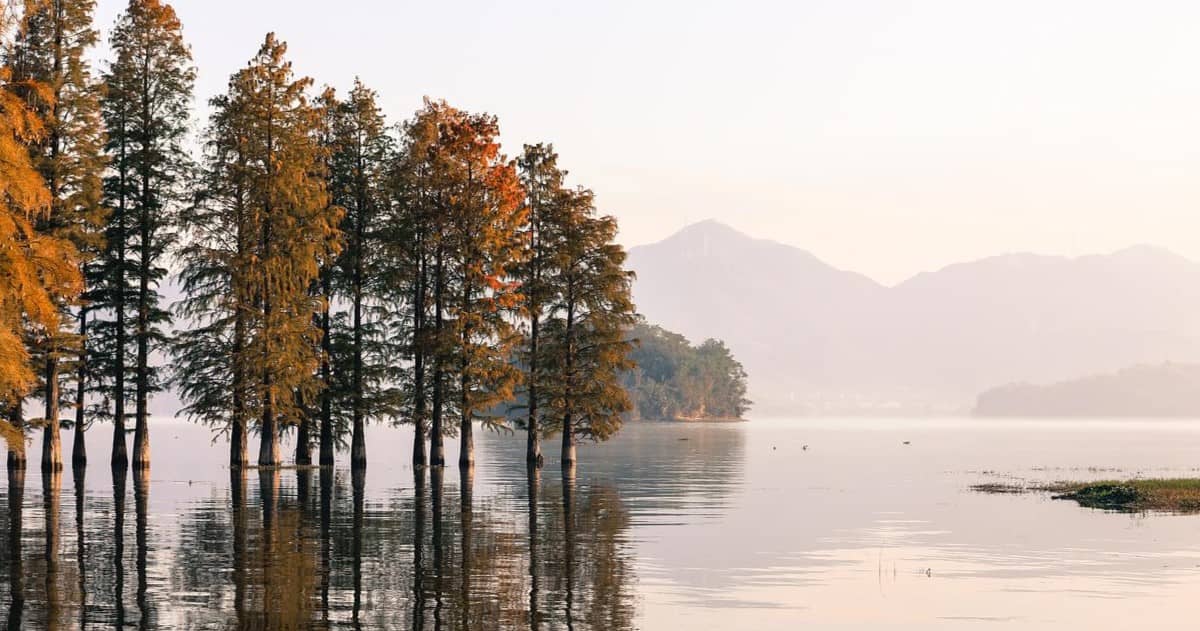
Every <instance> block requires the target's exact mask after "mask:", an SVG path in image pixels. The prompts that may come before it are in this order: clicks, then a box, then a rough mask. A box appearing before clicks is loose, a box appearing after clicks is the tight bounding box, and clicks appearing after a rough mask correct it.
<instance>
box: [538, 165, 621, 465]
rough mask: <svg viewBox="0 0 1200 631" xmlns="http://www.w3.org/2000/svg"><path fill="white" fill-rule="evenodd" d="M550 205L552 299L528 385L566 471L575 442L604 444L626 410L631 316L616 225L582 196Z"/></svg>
mask: <svg viewBox="0 0 1200 631" xmlns="http://www.w3.org/2000/svg"><path fill="white" fill-rule="evenodd" d="M554 205H555V206H556V212H555V213H554V214H553V216H552V219H551V220H550V221H548V222H547V223H548V224H549V225H547V226H545V231H546V233H547V234H546V237H545V238H546V239H547V241H548V242H549V243H552V244H553V245H552V246H551V247H552V249H551V254H550V255H549V256H548V257H547V264H548V267H549V268H550V269H549V270H548V271H547V277H548V278H549V279H551V280H550V281H549V282H550V283H551V285H552V289H551V292H550V293H551V295H552V298H551V300H550V301H549V302H548V303H547V304H546V305H545V314H546V315H545V319H544V322H543V325H542V344H541V348H540V353H539V361H538V363H537V364H536V365H532V366H531V367H530V370H531V373H532V374H531V375H530V376H529V379H530V380H531V381H534V382H536V383H538V384H539V389H538V396H539V398H540V399H541V400H540V408H541V409H543V410H544V411H545V412H544V417H543V418H544V419H545V423H546V426H545V428H544V431H545V432H546V433H553V432H558V433H559V434H561V437H562V466H563V468H564V469H571V468H573V467H574V466H575V462H576V455H575V447H576V444H577V442H578V439H579V438H583V439H587V440H594V441H601V440H606V439H608V438H609V437H611V436H612V435H613V434H614V433H616V432H617V430H619V429H620V427H621V415H622V414H624V413H625V412H627V411H628V410H629V409H630V405H631V404H630V401H629V395H628V394H627V393H626V391H625V389H624V387H623V386H622V384H621V381H620V377H621V374H622V373H623V372H624V371H626V370H628V369H630V368H632V367H633V363H632V361H631V360H630V359H629V352H630V350H631V342H630V341H629V340H628V338H627V331H628V329H629V328H630V327H631V326H633V325H634V324H635V322H636V314H635V312H634V306H633V302H632V300H631V298H630V286H631V283H632V280H633V274H632V273H631V272H628V271H626V270H625V268H624V264H625V256H626V255H625V251H624V249H622V248H621V246H620V245H618V244H617V243H616V242H615V239H616V234H617V222H616V220H615V219H614V218H612V217H608V216H598V214H597V213H596V209H595V205H594V201H593V194H592V192H591V191H589V190H586V189H574V190H571V189H565V190H560V191H559V192H558V199H557V200H556V201H555V202H554Z"/></svg>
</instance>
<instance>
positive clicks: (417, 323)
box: [379, 103, 444, 469]
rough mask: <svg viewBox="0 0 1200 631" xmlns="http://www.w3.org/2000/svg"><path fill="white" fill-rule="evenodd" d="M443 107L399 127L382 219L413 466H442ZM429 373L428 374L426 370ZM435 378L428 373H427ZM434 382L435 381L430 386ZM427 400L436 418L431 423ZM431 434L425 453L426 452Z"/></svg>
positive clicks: (395, 374)
mask: <svg viewBox="0 0 1200 631" xmlns="http://www.w3.org/2000/svg"><path fill="white" fill-rule="evenodd" d="M441 112H442V110H441V109H440V108H437V107H434V106H433V104H431V103H427V104H426V107H425V108H424V109H422V110H421V111H419V112H417V114H416V116H414V117H413V119H412V120H410V121H407V122H406V123H405V124H404V125H403V127H402V130H401V146H400V149H399V151H398V152H397V154H396V157H395V159H394V164H393V167H392V172H391V189H392V196H393V203H392V204H391V206H390V209H389V212H388V214H387V216H385V217H384V218H383V220H382V224H383V234H382V235H381V243H380V247H381V251H382V254H383V260H382V264H381V269H380V274H379V276H380V284H381V289H382V291H381V297H382V299H383V300H384V301H386V303H387V304H388V305H389V309H388V312H389V317H388V322H387V326H388V330H389V332H390V337H391V338H392V339H394V340H397V342H398V349H397V350H398V351H399V352H398V353H397V355H398V356H399V357H400V358H402V359H403V360H405V361H406V362H407V363H406V365H399V362H397V363H396V364H395V365H393V369H392V371H391V374H392V378H393V381H395V382H397V383H400V384H401V385H402V387H404V388H405V390H406V391H407V393H408V396H406V397H404V398H403V400H402V401H401V402H400V413H401V414H402V415H404V416H406V417H407V418H408V419H410V420H411V422H412V424H413V453H412V463H413V467H414V468H418V469H419V468H421V467H424V466H427V465H428V464H430V462H431V461H433V462H436V463H437V464H438V465H441V464H443V463H444V462H443V461H444V457H443V455H442V432H441V430H442V427H441V418H442V413H441V412H442V406H441V399H442V392H441V388H442V384H443V382H444V379H442V373H441V372H440V371H436V370H431V368H433V366H434V364H435V362H434V357H435V355H436V353H437V352H438V349H439V342H440V339H441V338H440V336H439V334H440V327H441V315H440V314H441V310H440V309H436V310H435V308H434V304H433V303H434V299H433V294H434V274H435V272H436V273H438V275H439V277H443V278H444V275H441V269H442V266H441V265H437V264H435V263H436V261H438V260H441V258H442V257H444V247H443V246H442V244H441V239H440V231H439V229H440V226H441V221H442V219H443V217H442V216H441V215H440V214H439V213H438V212H437V210H436V209H435V208H434V201H435V197H434V179H433V166H434V165H433V160H432V158H433V157H434V156H435V155H436V153H434V152H433V151H432V150H433V147H434V144H435V142H436V141H437V138H438V117H439V115H440V113H441ZM431 373H432V374H431ZM431 377H432V378H431ZM433 384H437V387H436V388H435V387H433ZM431 400H436V403H435V404H434V405H433V408H434V410H435V411H436V413H435V414H432V416H433V417H434V418H437V419H438V422H437V423H436V424H432V423H431V422H430V417H431V412H430V403H431ZM427 434H431V436H430V441H429V442H430V448H429V453H427V452H426V450H425V442H426V436H427Z"/></svg>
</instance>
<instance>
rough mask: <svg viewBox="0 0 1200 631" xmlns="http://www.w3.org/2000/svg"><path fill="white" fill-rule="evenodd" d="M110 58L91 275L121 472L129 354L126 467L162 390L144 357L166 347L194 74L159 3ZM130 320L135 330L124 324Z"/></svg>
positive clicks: (142, 10) (137, 3)
mask: <svg viewBox="0 0 1200 631" xmlns="http://www.w3.org/2000/svg"><path fill="white" fill-rule="evenodd" d="M111 45H112V51H113V55H114V60H113V62H112V64H111V66H110V68H109V71H108V73H107V74H106V75H105V77H104V79H105V85H106V87H107V89H106V93H105V99H104V120H105V123H106V125H107V127H108V129H109V135H108V144H107V149H108V153H109V156H110V159H111V164H112V174H111V175H110V176H109V177H108V178H107V179H106V181H105V193H106V195H107V201H108V206H109V207H110V208H112V216H111V218H110V221H109V226H108V230H107V237H108V238H107V247H106V248H105V249H104V252H103V255H102V257H101V264H100V265H99V266H98V268H99V269H98V270H97V274H96V276H97V280H98V283H97V284H98V285H99V287H97V289H96V290H94V291H95V293H96V295H97V303H98V306H102V307H104V310H105V313H106V314H107V315H108V316H109V317H108V318H107V319H106V320H104V321H102V322H98V323H97V324H96V327H97V333H98V334H99V335H98V337H99V338H100V339H101V340H102V342H101V344H102V346H103V348H104V349H105V352H104V353H100V354H99V355H100V356H101V357H104V358H107V362H106V365H104V366H103V368H104V370H103V371H102V373H103V379H104V382H105V388H104V391H105V393H106V395H107V396H106V398H107V399H109V400H111V401H112V403H113V406H114V408H115V410H114V412H113V423H114V429H113V451H112V453H113V456H112V463H113V465H114V466H122V467H123V466H125V464H126V462H127V455H126V450H125V404H126V399H127V396H128V395H127V393H126V387H125V378H126V373H127V371H128V369H127V367H126V362H125V359H126V353H127V352H128V351H129V345H130V342H132V344H133V346H134V347H135V349H136V350H135V360H134V365H133V377H134V384H135V390H136V396H135V399H134V401H135V405H136V408H135V409H136V411H135V423H136V426H135V431H134V449H133V451H134V454H133V466H134V467H135V468H138V469H141V468H145V467H148V466H149V464H150V439H149V427H148V423H147V419H148V415H149V411H148V400H149V396H150V394H151V393H152V392H154V391H156V390H158V389H159V388H160V383H159V382H160V379H159V377H158V369H157V368H155V367H153V366H150V365H149V355H150V350H151V349H152V348H154V347H157V346H160V345H162V344H164V343H165V342H166V337H165V335H164V334H163V331H162V327H163V325H166V324H168V323H169V322H170V314H169V312H167V311H166V310H165V309H163V308H162V306H161V304H160V303H161V297H160V296H159V294H158V292H157V287H158V284H159V283H160V282H161V280H162V278H163V277H164V275H165V274H166V268H165V263H164V260H163V259H164V258H165V255H166V252H167V250H168V248H169V247H170V245H171V244H172V242H173V239H174V235H173V233H172V231H171V227H172V226H173V225H174V224H175V223H176V221H175V218H174V212H175V209H176V208H177V206H178V203H179V202H180V201H182V191H181V185H182V184H183V183H184V182H185V179H186V175H187V173H188V172H189V170H190V166H191V164H190V159H189V157H188V153H187V151H186V149H185V148H184V141H185V140H186V135H187V132H188V123H189V119H190V110H189V108H190V103H191V98H192V86H193V84H194V83H195V77H196V71H195V69H194V68H193V67H192V64H191V60H192V56H191V51H190V50H189V48H188V46H187V44H185V43H184V41H183V35H182V32H181V26H180V23H179V19H178V17H176V15H175V10H174V9H173V8H172V7H171V6H170V5H169V4H163V3H162V2H160V1H159V0H130V2H129V6H128V7H127V8H126V10H125V13H124V14H122V15H121V17H120V18H119V19H118V21H117V25H116V27H115V28H114V30H113V33H112V37H111ZM131 319H132V330H130V320H131Z"/></svg>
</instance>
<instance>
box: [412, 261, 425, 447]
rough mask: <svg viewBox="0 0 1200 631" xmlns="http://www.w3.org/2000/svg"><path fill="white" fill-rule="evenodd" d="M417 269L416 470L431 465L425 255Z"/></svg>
mask: <svg viewBox="0 0 1200 631" xmlns="http://www.w3.org/2000/svg"><path fill="white" fill-rule="evenodd" d="M417 248H418V251H419V252H422V254H421V255H420V256H421V260H420V263H419V265H418V269H417V282H416V297H415V299H414V300H413V305H414V307H413V454H412V464H413V468H414V469H420V468H422V467H425V466H428V465H429V456H428V455H427V454H426V452H425V426H426V421H425V346H424V344H425V271H426V270H425V255H424V253H423V250H422V249H421V248H422V246H421V244H420V243H418V244H417Z"/></svg>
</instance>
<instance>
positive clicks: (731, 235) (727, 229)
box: [664, 219, 752, 241]
mask: <svg viewBox="0 0 1200 631" xmlns="http://www.w3.org/2000/svg"><path fill="white" fill-rule="evenodd" d="M694 238H705V239H740V240H747V241H749V240H752V238H751V237H750V236H749V235H747V234H746V233H744V232H741V231H739V230H737V229H736V228H733V227H732V226H730V225H728V224H724V223H721V222H720V221H717V220H716V219H705V220H704V221H698V222H696V223H693V224H688V225H686V226H684V227H683V228H682V229H681V230H680V231H679V232H676V233H675V234H673V235H671V236H669V237H667V238H666V239H664V241H672V240H675V239H694Z"/></svg>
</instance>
